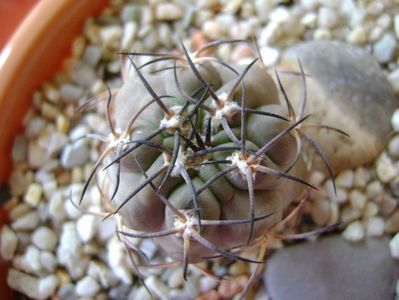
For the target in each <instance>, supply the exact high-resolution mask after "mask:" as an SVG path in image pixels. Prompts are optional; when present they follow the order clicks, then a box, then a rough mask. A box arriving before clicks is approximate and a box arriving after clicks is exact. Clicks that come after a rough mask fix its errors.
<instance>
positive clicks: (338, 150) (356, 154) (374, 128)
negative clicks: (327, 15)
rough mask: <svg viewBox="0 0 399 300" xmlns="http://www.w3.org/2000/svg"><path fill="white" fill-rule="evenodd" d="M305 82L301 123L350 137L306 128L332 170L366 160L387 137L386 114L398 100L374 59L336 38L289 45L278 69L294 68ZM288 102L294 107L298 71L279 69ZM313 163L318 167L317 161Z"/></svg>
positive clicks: (298, 99)
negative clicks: (303, 73) (301, 72)
mask: <svg viewBox="0 0 399 300" xmlns="http://www.w3.org/2000/svg"><path fill="white" fill-rule="evenodd" d="M298 59H299V60H300V62H301V63H302V65H303V68H304V71H305V73H306V74H307V75H308V76H307V77H306V82H307V89H308V91H307V95H308V97H307V102H308V103H307V108H306V110H305V115H306V114H312V116H311V118H310V119H309V120H308V121H306V123H305V124H324V125H328V126H333V127H336V128H338V129H341V130H343V131H345V132H346V133H348V134H349V135H350V138H347V137H345V136H342V135H340V134H337V133H336V132H334V131H331V130H326V129H306V132H307V133H308V134H309V135H312V136H313V137H314V138H315V139H316V140H317V142H318V143H319V144H320V146H321V148H322V149H323V152H324V153H325V154H326V155H327V157H328V160H329V162H330V164H331V166H332V168H333V170H334V172H338V171H340V170H342V169H346V168H352V167H355V166H358V165H361V164H365V163H368V162H371V161H372V160H373V159H374V158H375V157H376V156H377V155H378V154H379V152H380V151H381V150H382V149H383V148H384V146H385V144H386V143H387V142H388V137H389V135H390V132H391V126H390V119H391V116H392V113H393V111H394V109H395V108H396V107H397V106H398V100H397V98H396V97H395V94H394V92H393V90H392V87H391V86H390V84H389V82H388V80H387V79H386V77H385V75H384V73H383V72H382V70H381V68H380V66H379V65H378V63H377V62H376V61H375V59H374V58H373V57H372V56H371V55H370V54H368V53H367V51H365V50H363V49H360V48H356V47H353V46H351V45H348V44H345V43H341V42H337V41H313V42H306V43H302V44H299V45H297V46H294V47H292V48H289V49H288V50H287V51H285V53H284V54H283V56H282V60H281V63H280V64H279V65H278V67H277V70H279V71H289V70H291V71H299V65H298ZM280 76H281V79H282V82H283V85H284V88H285V89H286V91H287V94H288V96H289V99H290V101H291V102H292V103H293V106H294V108H295V109H296V110H297V111H298V110H299V105H300V103H301V101H302V99H303V93H304V92H303V91H304V87H303V83H302V78H301V77H300V76H295V75H292V74H287V73H283V72H282V73H280ZM316 164H317V165H318V166H319V167H320V168H321V169H323V167H322V165H321V160H320V159H319V158H318V159H316Z"/></svg>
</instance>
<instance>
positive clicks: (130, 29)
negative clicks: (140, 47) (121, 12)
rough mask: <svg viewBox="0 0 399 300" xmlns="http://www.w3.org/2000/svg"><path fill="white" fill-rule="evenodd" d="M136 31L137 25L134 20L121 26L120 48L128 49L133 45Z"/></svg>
mask: <svg viewBox="0 0 399 300" xmlns="http://www.w3.org/2000/svg"><path fill="white" fill-rule="evenodd" d="M137 31H138V25H137V23H136V22H132V21H131V22H127V23H126V24H125V25H124V26H123V34H122V40H121V48H122V49H123V50H129V49H130V48H131V47H132V46H133V44H134V41H135V38H136V35H137Z"/></svg>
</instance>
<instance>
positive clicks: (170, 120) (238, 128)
mask: <svg viewBox="0 0 399 300" xmlns="http://www.w3.org/2000/svg"><path fill="white" fill-rule="evenodd" d="M239 42H245V41H217V42H212V43H210V44H208V45H206V46H204V47H202V48H200V49H198V50H196V51H195V52H192V53H191V52H189V51H188V50H187V49H186V48H185V46H184V44H183V43H181V53H177V54H175V53H172V54H169V53H167V54H147V53H125V54H124V55H126V57H127V58H128V59H129V62H130V63H131V68H132V72H130V73H131V74H130V75H129V76H128V78H127V79H126V80H125V82H124V84H123V86H122V87H121V89H120V90H119V91H118V92H117V94H116V95H115V96H114V97H113V95H111V94H110V96H109V99H108V104H107V120H108V123H109V127H110V131H111V133H110V135H109V136H108V137H106V138H101V139H102V140H103V141H104V152H103V153H102V155H101V157H100V158H99V159H98V162H97V164H96V165H95V168H94V170H93V173H92V174H91V176H90V180H91V179H92V178H93V177H94V176H95V173H97V171H98V170H99V168H104V169H105V170H106V176H105V177H106V180H105V183H104V185H103V189H104V190H105V194H106V195H107V197H108V198H109V201H110V202H111V203H112V205H113V208H114V210H113V211H112V213H111V214H110V215H115V214H118V215H120V216H121V219H122V221H123V224H124V226H125V227H124V228H125V230H123V229H121V230H120V231H119V234H120V235H121V236H124V238H127V237H138V238H153V239H154V240H155V241H156V242H157V243H158V244H159V246H160V247H161V248H162V249H164V250H165V251H166V253H167V254H168V256H170V257H172V258H173V259H175V260H177V261H181V262H182V263H183V266H184V268H183V269H184V276H185V275H186V271H187V267H188V265H189V264H196V263H198V262H201V261H203V260H204V259H206V258H210V257H217V256H224V257H228V258H231V259H238V260H243V261H247V262H255V263H261V261H258V260H256V259H250V258H246V257H242V256H240V255H239V254H237V250H240V249H243V248H245V247H246V246H248V245H253V244H254V243H256V241H258V240H259V239H260V238H261V237H262V236H263V235H264V234H265V232H267V231H268V230H269V229H270V228H272V227H273V226H275V225H276V224H278V223H279V222H280V221H281V220H282V218H283V212H284V209H285V208H286V207H287V206H288V205H289V204H290V203H291V201H293V200H294V199H298V198H299V197H301V195H303V193H304V192H305V191H306V190H307V189H308V188H309V187H310V188H313V186H311V185H310V184H309V183H307V182H306V178H307V175H308V169H307V167H306V163H305V161H304V158H303V155H301V154H302V139H303V138H308V139H309V141H311V142H312V140H311V139H310V137H308V136H306V134H305V133H304V132H303V130H301V125H302V123H303V122H304V121H305V119H306V118H307V117H304V116H303V111H304V105H305V103H306V101H305V100H306V84H304V88H305V90H304V101H303V107H301V108H300V109H299V113H298V115H295V111H294V109H293V108H292V107H291V105H290V103H289V101H288V99H287V98H286V96H285V94H284V89H283V86H282V84H281V81H280V78H279V74H278V73H276V79H277V83H278V87H279V88H280V90H281V92H282V95H283V97H282V99H283V100H282V101H281V100H280V97H279V90H278V88H277V86H276V84H275V82H274V80H273V79H272V78H271V76H270V75H269V74H268V72H267V70H266V69H265V68H264V66H263V64H262V62H261V61H260V60H259V59H254V60H253V61H252V62H251V63H250V64H248V65H246V66H238V65H234V64H227V63H226V62H223V61H221V60H219V59H217V58H215V57H212V56H207V55H204V54H205V53H206V52H209V51H210V50H212V49H213V48H214V47H217V46H219V45H220V44H223V43H239ZM139 55H148V56H150V57H151V56H152V58H151V60H150V61H149V62H148V63H146V64H144V65H142V66H140V67H139V66H137V65H136V63H135V58H136V57H137V56H139ZM159 61H165V62H168V63H169V65H168V66H167V67H165V68H162V69H159V70H156V71H154V72H151V73H149V72H147V71H146V68H147V66H148V65H150V64H152V63H156V62H159ZM299 66H300V72H298V73H297V74H289V75H290V76H302V78H303V80H304V83H305V80H306V76H305V74H304V72H303V70H302V67H301V65H300V63H299ZM111 98H112V99H111ZM316 149H317V147H316ZM319 154H322V153H319ZM327 166H328V165H327ZM330 172H331V170H330ZM90 180H89V181H90ZM89 181H88V182H87V185H88V184H89ZM87 185H86V187H85V190H86V188H87ZM82 199H83V194H82ZM126 228H129V229H131V230H127V229H126ZM134 250H136V251H138V252H139V253H140V250H139V249H137V248H135V249H134Z"/></svg>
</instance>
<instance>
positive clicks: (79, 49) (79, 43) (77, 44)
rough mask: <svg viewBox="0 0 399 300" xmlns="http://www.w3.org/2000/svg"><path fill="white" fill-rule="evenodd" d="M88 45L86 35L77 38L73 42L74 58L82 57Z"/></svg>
mask: <svg viewBox="0 0 399 300" xmlns="http://www.w3.org/2000/svg"><path fill="white" fill-rule="evenodd" d="M85 47H86V41H85V39H84V37H82V36H79V37H77V38H75V40H74V41H73V43H72V56H73V57H74V58H80V57H81V56H82V54H83V52H84V50H85Z"/></svg>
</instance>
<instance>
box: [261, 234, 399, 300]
mask: <svg viewBox="0 0 399 300" xmlns="http://www.w3.org/2000/svg"><path fill="white" fill-rule="evenodd" d="M388 244H389V239H388V238H381V239H372V238H370V239H367V240H366V241H365V242H363V243H359V244H356V245H353V244H349V243H346V242H345V241H343V240H342V237H340V236H333V237H328V238H322V239H320V240H318V241H316V242H305V243H301V244H297V245H295V246H292V247H287V248H284V249H282V250H279V251H278V252H276V253H275V254H274V255H272V256H271V257H270V259H269V260H268V267H267V269H266V274H265V277H264V279H265V283H266V285H267V290H268V292H269V294H270V297H271V298H272V299H274V300H283V299H297V300H302V299H306V300H307V299H323V300H330V299H331V300H333V299H341V300H352V299H362V300H375V299H379V300H391V299H393V297H394V293H395V284H396V280H397V271H398V266H397V265H395V262H394V260H393V259H392V257H391V256H390V253H389V245H388Z"/></svg>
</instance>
